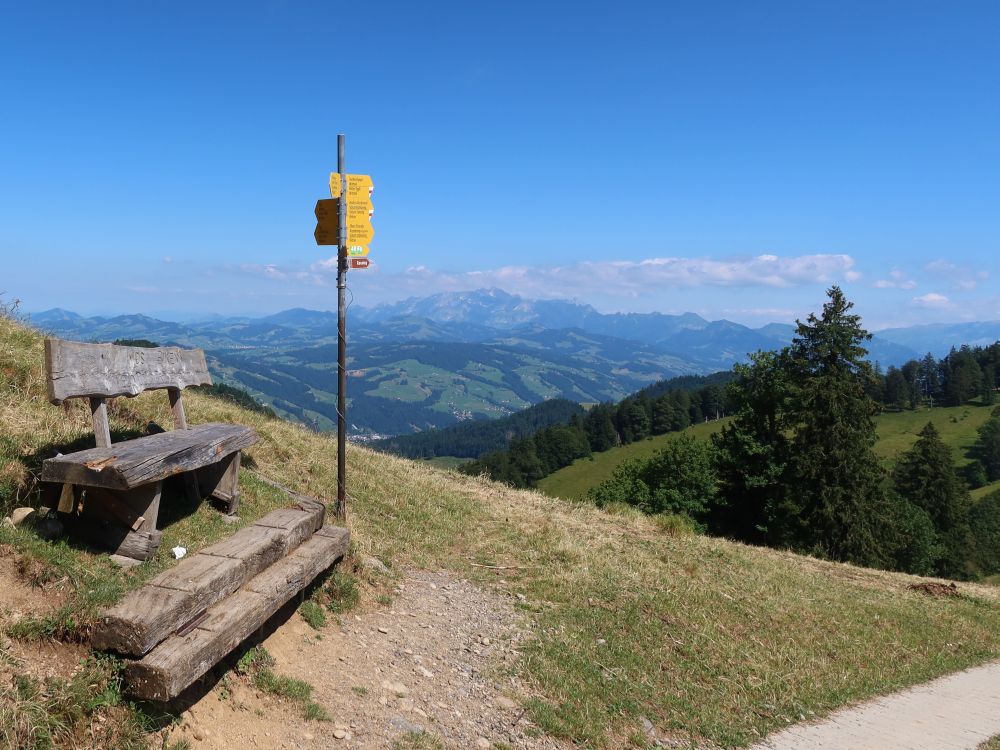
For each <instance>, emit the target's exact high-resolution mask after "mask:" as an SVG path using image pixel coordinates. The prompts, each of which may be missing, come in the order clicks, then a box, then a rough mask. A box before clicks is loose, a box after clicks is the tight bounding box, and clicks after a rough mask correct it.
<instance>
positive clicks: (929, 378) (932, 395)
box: [920, 352, 941, 402]
mask: <svg viewBox="0 0 1000 750" xmlns="http://www.w3.org/2000/svg"><path fill="white" fill-rule="evenodd" d="M920 386H921V393H922V394H923V397H924V400H925V401H930V402H933V401H937V400H938V399H939V398H940V394H941V368H940V367H939V365H938V362H937V360H936V359H934V355H933V354H931V353H930V352H927V354H925V355H924V358H923V359H922V360H921V361H920Z"/></svg>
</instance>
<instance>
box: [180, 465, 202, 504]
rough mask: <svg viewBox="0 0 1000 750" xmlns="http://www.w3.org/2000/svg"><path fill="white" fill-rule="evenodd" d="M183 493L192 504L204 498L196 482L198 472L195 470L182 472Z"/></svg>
mask: <svg viewBox="0 0 1000 750" xmlns="http://www.w3.org/2000/svg"><path fill="white" fill-rule="evenodd" d="M184 493H185V494H186V495H187V499H188V500H189V501H190V502H191V503H192V504H194V505H197V504H198V503H200V502H201V501H202V500H204V499H205V498H204V497H203V496H202V494H201V486H200V485H199V483H198V474H197V473H196V472H193V471H186V472H184Z"/></svg>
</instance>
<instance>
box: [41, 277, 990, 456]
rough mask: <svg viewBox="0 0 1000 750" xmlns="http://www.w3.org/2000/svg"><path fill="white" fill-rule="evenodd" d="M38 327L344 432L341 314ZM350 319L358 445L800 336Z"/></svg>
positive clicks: (929, 338) (458, 306)
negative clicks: (143, 355) (185, 369)
mask: <svg viewBox="0 0 1000 750" xmlns="http://www.w3.org/2000/svg"><path fill="white" fill-rule="evenodd" d="M29 322H30V323H31V324H32V325H33V326H35V327H36V328H38V329H40V330H42V331H44V332H46V333H48V334H51V335H54V336H59V337H61V338H68V339H74V340H79V341H115V340H120V339H145V340H148V341H152V342H155V343H157V344H163V345H166V344H174V345H179V346H196V347H200V348H203V349H205V351H206V352H207V354H208V355H209V364H210V367H211V370H212V372H213V375H214V376H215V377H216V379H217V381H219V382H223V383H226V384H227V385H231V386H236V387H240V388H243V389H245V390H247V391H249V392H250V393H251V394H252V395H253V396H254V397H255V398H257V399H258V400H259V401H261V402H262V403H265V404H267V405H269V406H271V407H272V408H274V410H275V411H277V412H278V413H279V414H280V415H281V416H283V417H286V418H292V419H297V420H299V421H301V422H303V423H305V424H308V425H310V426H311V427H313V428H315V429H318V430H330V429H335V427H336V418H337V413H336V387H337V386H336V369H337V367H336V359H337V315H336V313H331V312H323V311H314V310H304V309H292V310H285V311H284V312H280V313H277V314H275V315H269V316H266V317H256V318H251V317H219V316H215V317H212V318H206V319H202V320H192V321H188V322H184V323H178V322H170V321H165V320H159V319H156V318H153V317H149V316H146V315H119V316H113V317H83V316H80V315H77V314H76V313H73V312H69V311H66V310H61V309H53V310H48V311H46V312H42V313H37V314H33V315H31V316H30V320H29ZM348 325H349V329H348V336H349V341H350V347H349V349H348V354H349V363H348V367H349V373H348V374H349V380H348V396H349V400H348V409H349V420H350V434H351V435H352V438H354V439H372V438H377V437H385V436H391V435H398V434H406V433H411V432H416V431H421V430H425V429H428V428H433V427H443V426H447V425H451V424H454V423H456V422H458V421H462V420H467V419H474V418H495V417H500V416H505V415H508V414H511V413H513V412H515V411H518V410H520V409H523V408H525V407H527V406H530V405H532V404H537V403H539V402H541V401H544V400H547V399H552V398H565V399H569V400H571V401H575V402H578V403H584V404H586V403H595V402H602V401H610V400H618V399H621V398H622V397H624V396H626V395H628V394H630V393H632V392H634V391H636V390H638V389H639V388H642V387H643V386H645V385H648V384H650V383H652V382H655V381H658V380H662V379H665V378H671V377H676V376H678V375H700V374H707V373H711V372H716V371H719V370H726V369H729V368H730V367H732V365H733V364H734V363H737V362H740V361H744V360H745V359H746V357H747V354H748V353H749V352H754V351H757V350H761V349H764V350H769V349H777V348H780V347H783V346H785V345H787V344H788V343H789V342H790V341H791V338H792V335H793V333H794V330H795V329H794V326H792V325H786V324H778V323H772V324H769V325H766V326H763V327H761V328H756V329H753V328H749V327H747V326H744V325H740V324H738V323H733V322H730V321H727V320H717V321H708V320H705V319H704V318H702V317H700V316H698V315H695V314H693V313H684V314H682V315H667V314H662V313H647V314H638V313H628V314H626V313H615V314H602V313H600V312H598V311H597V310H595V309H594V308H593V307H591V306H589V305H585V304H580V303H576V302H568V301H559V300H528V299H524V298H522V297H519V296H515V295H511V294H508V293H506V292H504V291H501V290H498V289H483V290H478V291H474V292H461V293H457V292H456V293H443V294H436V295H433V296H430V297H424V298H412V299H408V300H405V301H402V302H397V303H392V304H385V305H380V306H377V307H373V308H367V309H366V308H359V307H358V306H354V307H352V308H351V310H350V313H349V317H348ZM997 339H1000V321H995V322H987V323H983V322H979V323H967V324H955V325H935V326H921V327H914V328H901V329H892V330H886V331H882V332H880V333H879V334H878V335H876V336H874V337H873V339H872V340H871V341H870V342H869V352H870V354H869V356H870V358H871V359H873V360H875V361H877V362H878V363H879V364H880V365H882V366H883V367H885V366H888V365H893V364H894V365H899V364H902V363H903V362H905V361H907V360H909V359H912V358H919V357H921V356H923V355H924V354H926V353H927V351H930V352H932V353H933V354H934V355H935V356H938V357H940V356H943V355H944V354H946V353H947V352H948V349H949V348H950V347H951V346H958V345H961V344H964V343H976V342H977V341H980V340H982V341H989V342H990V343H992V342H993V341H996V340H997ZM918 347H919V348H918Z"/></svg>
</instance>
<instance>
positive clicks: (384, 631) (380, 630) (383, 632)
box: [378, 627, 389, 635]
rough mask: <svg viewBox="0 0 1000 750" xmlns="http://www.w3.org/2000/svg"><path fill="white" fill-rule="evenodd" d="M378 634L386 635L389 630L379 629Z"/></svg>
mask: <svg viewBox="0 0 1000 750" xmlns="http://www.w3.org/2000/svg"><path fill="white" fill-rule="evenodd" d="M378 632H380V633H382V634H385V635H387V634H388V633H389V628H383V627H379V629H378Z"/></svg>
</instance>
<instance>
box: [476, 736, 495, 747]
mask: <svg viewBox="0 0 1000 750" xmlns="http://www.w3.org/2000/svg"><path fill="white" fill-rule="evenodd" d="M476 747H480V748H482V749H483V750H489V748H490V747H492V745H490V741H489V740H488V739H486V738H485V737H480V738H479V739H477V740H476Z"/></svg>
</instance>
